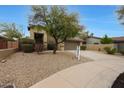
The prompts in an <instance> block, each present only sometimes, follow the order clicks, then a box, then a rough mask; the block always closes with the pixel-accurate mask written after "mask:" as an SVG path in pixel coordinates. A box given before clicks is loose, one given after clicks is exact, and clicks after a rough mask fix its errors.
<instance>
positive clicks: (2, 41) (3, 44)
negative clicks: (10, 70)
mask: <svg viewBox="0 0 124 93" xmlns="http://www.w3.org/2000/svg"><path fill="white" fill-rule="evenodd" d="M7 43H8V40H7V38H5V37H3V36H0V49H6V48H7Z"/></svg>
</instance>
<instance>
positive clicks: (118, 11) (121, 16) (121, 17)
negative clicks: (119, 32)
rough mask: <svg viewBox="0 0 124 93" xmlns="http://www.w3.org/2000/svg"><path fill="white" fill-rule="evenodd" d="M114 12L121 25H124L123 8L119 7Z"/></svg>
mask: <svg viewBox="0 0 124 93" xmlns="http://www.w3.org/2000/svg"><path fill="white" fill-rule="evenodd" d="M116 12H117V14H118V19H119V20H120V22H121V24H122V25H124V6H121V7H120V8H119V9H118V10H117V11H116Z"/></svg>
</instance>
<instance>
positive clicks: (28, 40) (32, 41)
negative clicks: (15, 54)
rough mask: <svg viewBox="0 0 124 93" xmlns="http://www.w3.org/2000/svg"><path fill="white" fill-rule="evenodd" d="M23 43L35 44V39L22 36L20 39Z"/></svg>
mask: <svg viewBox="0 0 124 93" xmlns="http://www.w3.org/2000/svg"><path fill="white" fill-rule="evenodd" d="M20 43H21V44H34V40H33V39H29V38H22V39H21V40H20Z"/></svg>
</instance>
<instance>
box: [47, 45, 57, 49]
mask: <svg viewBox="0 0 124 93" xmlns="http://www.w3.org/2000/svg"><path fill="white" fill-rule="evenodd" d="M54 47H55V44H48V45H47V49H48V50H53V49H54Z"/></svg>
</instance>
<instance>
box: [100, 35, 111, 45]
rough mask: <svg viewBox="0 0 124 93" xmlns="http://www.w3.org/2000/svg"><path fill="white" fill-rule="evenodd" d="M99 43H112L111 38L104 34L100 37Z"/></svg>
mask: <svg viewBox="0 0 124 93" xmlns="http://www.w3.org/2000/svg"><path fill="white" fill-rule="evenodd" d="M101 43H102V44H111V43H113V40H112V38H109V37H108V36H107V35H105V36H104V37H103V38H102V39H101Z"/></svg>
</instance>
